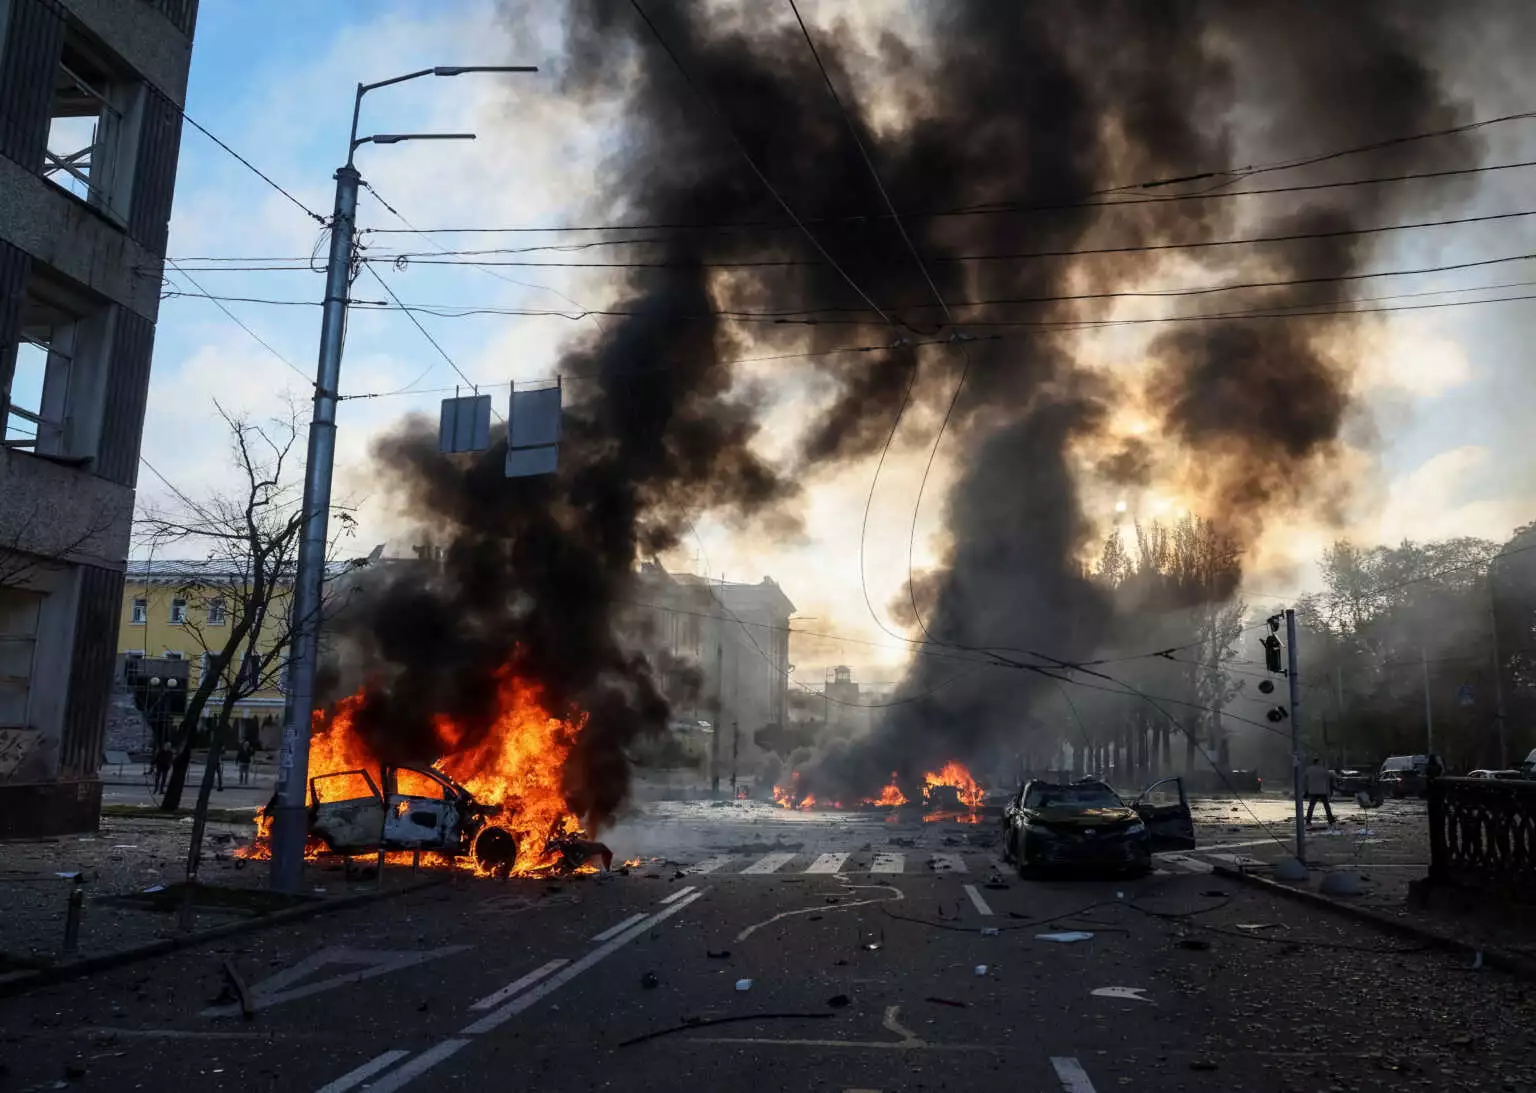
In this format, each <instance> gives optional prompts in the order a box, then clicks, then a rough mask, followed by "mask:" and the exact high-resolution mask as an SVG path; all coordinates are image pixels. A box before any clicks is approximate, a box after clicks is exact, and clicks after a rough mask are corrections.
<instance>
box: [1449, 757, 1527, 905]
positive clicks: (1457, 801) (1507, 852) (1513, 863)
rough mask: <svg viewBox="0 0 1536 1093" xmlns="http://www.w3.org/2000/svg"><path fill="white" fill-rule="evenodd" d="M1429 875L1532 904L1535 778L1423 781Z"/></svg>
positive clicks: (1460, 886) (1450, 882)
mask: <svg viewBox="0 0 1536 1093" xmlns="http://www.w3.org/2000/svg"><path fill="white" fill-rule="evenodd" d="M1429 863H1430V864H1429V879H1430V881H1431V882H1432V883H1434V884H1444V885H1449V886H1452V887H1456V888H1468V889H1475V890H1477V891H1481V892H1487V893H1489V894H1491V895H1496V896H1499V897H1503V898H1506V899H1517V900H1521V901H1523V902H1529V903H1536V781H1531V782H1524V781H1495V780H1492V779H1482V778H1436V779H1433V780H1432V781H1431V782H1430V784H1429Z"/></svg>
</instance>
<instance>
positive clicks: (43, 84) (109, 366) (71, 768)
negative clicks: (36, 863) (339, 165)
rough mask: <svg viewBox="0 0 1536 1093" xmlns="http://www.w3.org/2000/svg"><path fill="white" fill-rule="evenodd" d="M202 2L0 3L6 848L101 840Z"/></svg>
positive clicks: (2, 810) (0, 567)
mask: <svg viewBox="0 0 1536 1093" xmlns="http://www.w3.org/2000/svg"><path fill="white" fill-rule="evenodd" d="M196 18H197V3H196V0H0V428H3V443H0V836H5V835H42V834H52V833H57V832H65V831H81V830H90V829H94V828H95V826H96V822H97V817H98V816H99V813H100V806H101V784H100V781H99V778H98V772H99V769H100V766H101V759H102V751H103V733H104V729H105V724H106V719H107V710H108V706H109V692H110V686H111V681H112V674H113V666H114V663H115V657H116V653H117V634H118V613H119V608H120V605H121V602H122V595H123V565H124V560H125V558H126V557H127V554H128V539H129V528H130V525H131V522H132V518H133V507H134V490H135V487H136V484H137V480H138V468H139V443H140V439H141V434H142V431H143V425H144V407H145V401H146V399H147V397H148V393H149V369H150V354H151V351H152V348H153V345H154V334H155V319H156V316H157V313H158V309H159V301H160V287H161V270H162V266H163V262H164V255H165V244H166V235H167V229H168V222H169V219H170V213H171V197H172V192H173V190H174V186H175V179H176V163H177V157H178V154H179V152H180V145H181V128H182V126H181V121H182V114H181V110H182V102H183V100H184V96H185V93H186V86H187V72H188V68H189V65H190V62H191V57H192V33H193V26H194V24H195V22H196Z"/></svg>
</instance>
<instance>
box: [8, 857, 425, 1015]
mask: <svg viewBox="0 0 1536 1093" xmlns="http://www.w3.org/2000/svg"><path fill="white" fill-rule="evenodd" d="M448 880H449V878H448V877H429V878H428V879H426V880H421V881H416V882H414V883H411V884H406V885H403V886H402V887H400V888H391V889H388V890H387V891H376V892H359V893H357V894H356V895H351V896H338V897H337V898H335V899H331V900H320V901H318V902H316V903H311V904H306V905H305V906H302V907H290V908H288V909H286V910H282V911H274V912H273V913H272V914H269V915H261V916H258V917H256V918H252V919H245V920H243V921H240V922H230V923H226V924H225V925H223V926H214V927H211V928H209V929H207V930H199V931H197V932H195V933H190V934H183V935H181V936H179V937H165V938H161V939H160V940H158V941H151V942H148V943H146V944H143V945H135V946H134V947H132V948H130V949H119V950H117V951H116V952H110V953H102V954H100V955H99V956H88V957H85V958H84V959H82V960H72V961H70V962H69V963H67V964H59V965H56V966H54V967H48V968H39V969H37V970H36V971H22V972H14V973H12V974H11V975H9V976H0V998H10V997H13V996H15V995H18V994H25V993H26V992H28V991H31V990H36V989H37V988H39V987H49V986H53V985H54V984H56V983H64V982H68V981H69V980H71V979H80V978H83V977H85V976H89V975H95V974H96V973H97V972H104V971H109V970H111V969H113V968H120V967H122V966H123V965H125V964H134V963H137V962H138V961H140V960H149V959H151V958H153V957H157V956H164V955H165V954H167V953H173V952H176V951H178V950H180V949H191V948H195V947H196V946H198V945H203V944H206V943H207V942H209V941H217V940H218V939H220V938H223V937H230V936H232V935H235V934H245V933H255V932H256V931H257V930H265V929H267V928H268V927H269V926H283V925H285V924H287V923H290V922H300V921H302V920H304V919H307V918H314V917H316V916H318V915H323V914H327V913H329V912H331V911H344V910H346V909H348V908H350V907H358V906H361V905H363V904H366V903H374V902H376V901H379V900H384V899H389V898H391V897H393V896H403V895H405V894H406V893H408V892H419V891H421V890H422V889H424V888H435V887H437V886H438V885H440V884H447V883H448Z"/></svg>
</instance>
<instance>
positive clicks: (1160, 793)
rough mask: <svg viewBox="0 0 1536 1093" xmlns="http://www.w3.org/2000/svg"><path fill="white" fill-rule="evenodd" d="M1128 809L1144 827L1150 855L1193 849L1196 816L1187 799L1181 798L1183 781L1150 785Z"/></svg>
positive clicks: (1167, 779)
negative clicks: (1149, 846) (1165, 851)
mask: <svg viewBox="0 0 1536 1093" xmlns="http://www.w3.org/2000/svg"><path fill="white" fill-rule="evenodd" d="M1131 807H1132V808H1134V809H1135V810H1136V814H1137V815H1138V816H1140V817H1141V822H1142V823H1144V824H1146V825H1147V835H1148V837H1149V839H1150V841H1151V845H1152V852H1153V853H1159V852H1161V851H1164V850H1193V849H1194V848H1195V817H1194V814H1193V813H1192V812H1190V810H1189V798H1188V797H1186V796H1185V795H1184V779H1182V778H1164V779H1163V780H1162V781H1160V782H1153V783H1152V784H1151V785H1150V786H1148V787H1147V788H1146V789H1144V790H1142V791H1141V796H1140V797H1137V798H1136V800H1135V801H1133V802H1132V803H1131Z"/></svg>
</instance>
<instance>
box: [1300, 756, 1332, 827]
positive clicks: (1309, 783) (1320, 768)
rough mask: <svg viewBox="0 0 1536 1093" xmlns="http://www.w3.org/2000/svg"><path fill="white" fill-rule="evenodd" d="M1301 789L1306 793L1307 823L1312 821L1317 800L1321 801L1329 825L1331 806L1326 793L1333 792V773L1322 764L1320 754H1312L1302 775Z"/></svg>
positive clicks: (1330, 822) (1330, 821)
mask: <svg viewBox="0 0 1536 1093" xmlns="http://www.w3.org/2000/svg"><path fill="white" fill-rule="evenodd" d="M1302 789H1303V790H1304V791H1305V792H1306V795H1307V823H1311V822H1312V813H1313V812H1314V811H1315V810H1316V808H1317V802H1319V801H1321V802H1323V813H1324V815H1326V816H1327V817H1328V823H1329V824H1330V825H1331V824H1332V823H1333V822H1334V820H1333V806H1332V805H1331V804H1329V803H1328V795H1329V794H1330V793H1332V792H1333V775H1332V773H1330V772H1329V770H1328V768H1327V767H1326V766H1324V765H1323V760H1322V757H1321V756H1318V755H1314V756H1313V757H1312V762H1311V764H1310V765H1309V766H1308V767H1307V769H1306V771H1305V772H1304V773H1303V775H1302Z"/></svg>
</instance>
